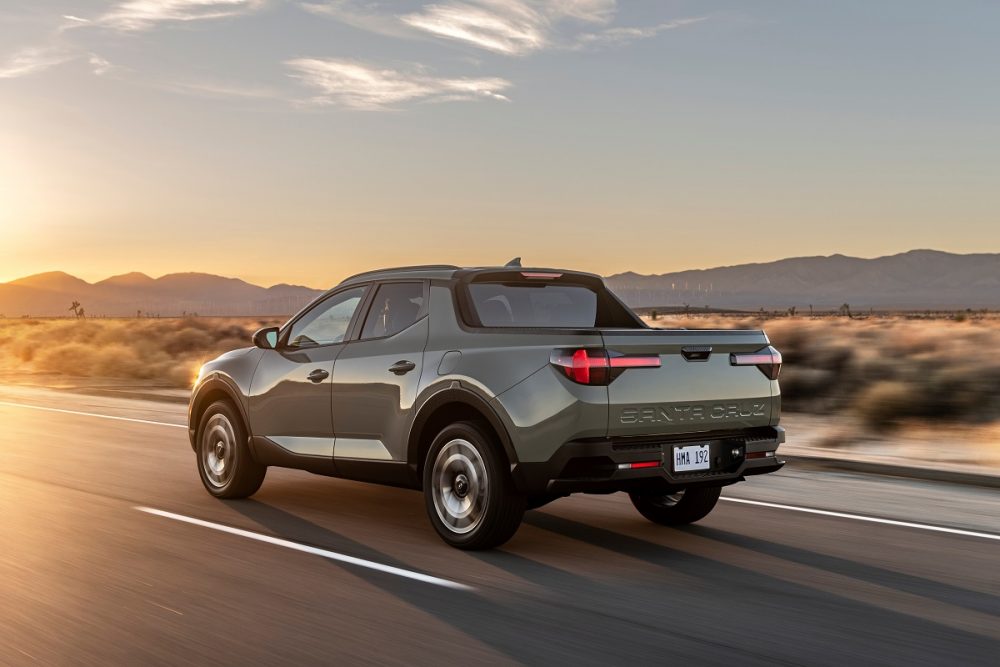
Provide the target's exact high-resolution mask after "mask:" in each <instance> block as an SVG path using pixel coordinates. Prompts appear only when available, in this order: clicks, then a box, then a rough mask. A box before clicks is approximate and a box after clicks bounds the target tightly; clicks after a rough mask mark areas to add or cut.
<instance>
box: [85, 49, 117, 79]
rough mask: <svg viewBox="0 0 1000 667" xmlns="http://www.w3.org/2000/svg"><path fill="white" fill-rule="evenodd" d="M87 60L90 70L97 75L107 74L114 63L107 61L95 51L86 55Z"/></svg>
mask: <svg viewBox="0 0 1000 667" xmlns="http://www.w3.org/2000/svg"><path fill="white" fill-rule="evenodd" d="M87 62H88V63H89V64H90V69H91V71H92V72H93V73H94V74H96V75H97V76H102V75H104V74H107V73H108V72H110V71H111V70H112V69H113V68H114V65H112V64H111V63H110V62H108V60H107V58H102V57H101V56H99V55H97V54H96V53H91V54H90V55H89V56H88V57H87Z"/></svg>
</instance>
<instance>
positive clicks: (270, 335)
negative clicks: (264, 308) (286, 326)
mask: <svg viewBox="0 0 1000 667" xmlns="http://www.w3.org/2000/svg"><path fill="white" fill-rule="evenodd" d="M253 344H254V346H255V347H259V348H261V349H264V350H273V349H274V348H276V347H277V346H278V327H264V328H263V329H258V330H257V333H255V334H254V335H253Z"/></svg>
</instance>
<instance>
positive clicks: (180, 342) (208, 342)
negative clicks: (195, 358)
mask: <svg viewBox="0 0 1000 667" xmlns="http://www.w3.org/2000/svg"><path fill="white" fill-rule="evenodd" d="M214 343H215V337H213V336H212V334H210V333H209V332H207V331H205V330H204V329H202V328H194V327H185V328H184V329H181V330H180V331H176V332H173V333H169V334H167V335H166V336H165V337H164V339H163V341H162V342H161V343H160V344H161V346H162V349H163V350H164V351H165V352H167V354H171V355H177V354H181V353H184V352H195V351H198V350H207V349H209V348H210V347H212V345H213V344H214Z"/></svg>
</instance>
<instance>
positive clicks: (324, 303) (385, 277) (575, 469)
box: [188, 265, 784, 549]
mask: <svg viewBox="0 0 1000 667" xmlns="http://www.w3.org/2000/svg"><path fill="white" fill-rule="evenodd" d="M253 343H254V346H253V347H249V348H245V349H241V350H236V351H233V352H229V353H226V354H224V355H222V356H221V357H219V358H218V359H215V360H214V361H211V362H209V363H207V364H205V366H204V367H203V368H202V369H201V372H200V373H199V377H198V381H197V383H196V384H195V387H194V390H193V392H192V396H191V402H190V407H189V413H188V425H189V433H190V439H191V445H192V447H193V449H194V451H195V453H196V455H197V462H198V472H199V474H200V476H201V480H202V482H203V483H204V485H205V488H206V489H207V490H208V491H209V493H211V494H212V495H214V496H216V497H219V498H242V497H246V496H249V495H251V494H253V493H254V492H256V491H257V489H258V488H260V485H261V483H262V482H263V480H264V475H265V473H266V471H267V467H268V466H280V467H286V468H298V469H302V470H308V471H310V472H314V473H318V474H323V475H332V476H335V477H343V478H348V479H355V480H363V481H369V482H377V483H382V484H391V485H396V486H405V487H410V488H415V489H422V490H423V493H424V498H425V504H426V508H427V514H428V516H429V517H430V521H431V524H432V525H433V526H434V528H435V529H436V530H437V532H438V534H439V535H440V536H441V537H442V538H443V539H444V540H445V542H447V543H448V544H450V545H452V546H455V547H459V548H463V549H485V548H491V547H495V546H497V545H500V544H502V543H504V542H506V541H507V540H508V539H510V537H511V536H512V535H513V534H514V532H515V531H516V530H517V528H518V526H519V525H520V522H521V519H522V516H523V514H524V512H525V510H526V509H531V508H535V507H539V506H541V505H543V504H545V503H547V502H549V501H551V500H554V499H556V498H559V497H562V496H566V495H569V494H571V493H579V492H582V493H613V492H617V491H624V492H627V493H628V494H629V496H630V498H631V500H632V503H633V504H634V505H635V507H636V509H638V511H639V512H640V513H641V514H642V515H643V516H644V517H646V518H647V519H649V520H651V521H653V522H656V523H659V524H664V525H677V524H684V523H690V522H693V521H697V520H698V519H701V518H702V517H704V516H706V515H707V514H708V513H709V512H710V511H711V510H712V508H713V507H714V506H715V504H716V502H717V501H718V498H719V492H720V489H721V487H723V486H726V485H728V484H733V483H735V482H738V481H741V480H743V479H744V478H745V477H746V476H747V475H758V474H762V473H768V472H773V471H775V470H778V469H779V468H780V467H781V466H782V465H783V463H782V462H781V461H779V460H778V459H777V458H776V457H775V452H776V450H777V448H778V445H779V444H780V443H781V442H783V441H784V430H783V429H782V428H781V427H780V426H778V419H779V416H780V406H781V399H780V394H779V389H778V382H777V379H778V372H779V370H780V368H781V355H780V354H779V353H778V351H777V350H775V349H774V348H773V347H771V346H770V344H769V341H768V339H767V336H766V335H765V334H764V333H763V332H762V331H703V330H684V329H652V328H650V327H648V326H646V324H644V323H643V322H642V320H640V319H639V318H638V317H637V316H636V315H635V314H634V313H633V312H632V311H631V310H630V309H629V308H627V307H626V306H625V305H624V304H622V302H621V301H619V300H618V298H617V297H615V295H614V294H612V293H611V291H610V290H608V289H607V287H606V286H605V285H604V282H603V281H602V280H601V278H600V277H599V276H596V275H592V274H587V273H580V272H574V271H565V270H561V269H527V268H522V267H520V266H517V265H513V266H511V265H508V266H504V267H487V268H465V269H463V268H459V267H455V266H416V267H404V268H396V269H385V270H380V271H372V272H369V273H363V274H359V275H356V276H352V277H351V278H348V279H347V280H345V281H343V282H342V283H341V284H340V285H338V286H337V287H335V288H334V289H332V290H330V291H329V292H327V293H326V294H324V295H323V296H321V297H320V298H318V299H316V300H315V301H314V302H312V303H311V304H310V305H309V306H307V307H306V308H304V309H303V310H302V311H301V312H299V313H298V314H296V315H295V316H294V317H292V318H291V319H290V320H288V322H287V323H285V325H284V326H282V327H280V328H277V327H274V328H267V329H261V330H260V331H258V332H257V333H256V334H254V337H253Z"/></svg>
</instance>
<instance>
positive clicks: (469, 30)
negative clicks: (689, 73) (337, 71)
mask: <svg viewBox="0 0 1000 667" xmlns="http://www.w3.org/2000/svg"><path fill="white" fill-rule="evenodd" d="M385 4H386V3H378V2H364V3H361V2H359V1H358V0H327V1H326V2H322V3H321V2H316V1H313V0H309V1H307V2H305V3H304V4H302V5H301V6H302V7H303V8H304V9H306V10H307V11H309V12H312V13H314V14H319V15H324V16H329V17H332V18H334V19H337V20H339V21H341V22H343V23H346V24H348V25H351V26H354V27H357V28H362V29H366V30H370V31H372V32H377V33H380V34H386V35H393V36H403V35H405V31H402V32H401V30H400V29H401V28H403V29H408V30H409V31H410V32H411V34H414V33H420V34H424V35H427V36H431V37H435V38H440V39H447V40H452V41H456V42H461V43H464V44H468V45H470V46H474V47H476V48H479V49H484V50H486V51H492V52H494V53H500V54H503V55H509V56H521V55H526V54H530V53H534V52H537V51H542V50H545V49H581V48H586V47H587V46H591V45H595V46H596V45H609V44H626V43H628V42H632V41H635V40H638V39H644V38H648V37H653V36H655V35H658V34H659V33H661V32H663V31H665V30H670V29H673V28H679V27H681V26H682V25H688V24H690V23H694V22H697V21H700V20H703V19H702V18H698V19H678V20H675V21H670V22H667V23H661V24H658V25H652V26H640V27H613V26H611V27H605V26H610V24H611V23H612V21H613V20H614V19H615V16H616V14H617V11H618V3H617V1H616V0H450V1H445V2H436V3H427V4H424V5H422V6H421V7H420V8H419V9H418V10H416V11H413V12H409V13H404V14H401V15H398V16H393V15H392V14H391V10H389V9H388V8H386V7H385V6H384V5H385ZM595 27H597V28H601V29H595ZM581 30H586V31H585V32H581Z"/></svg>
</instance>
